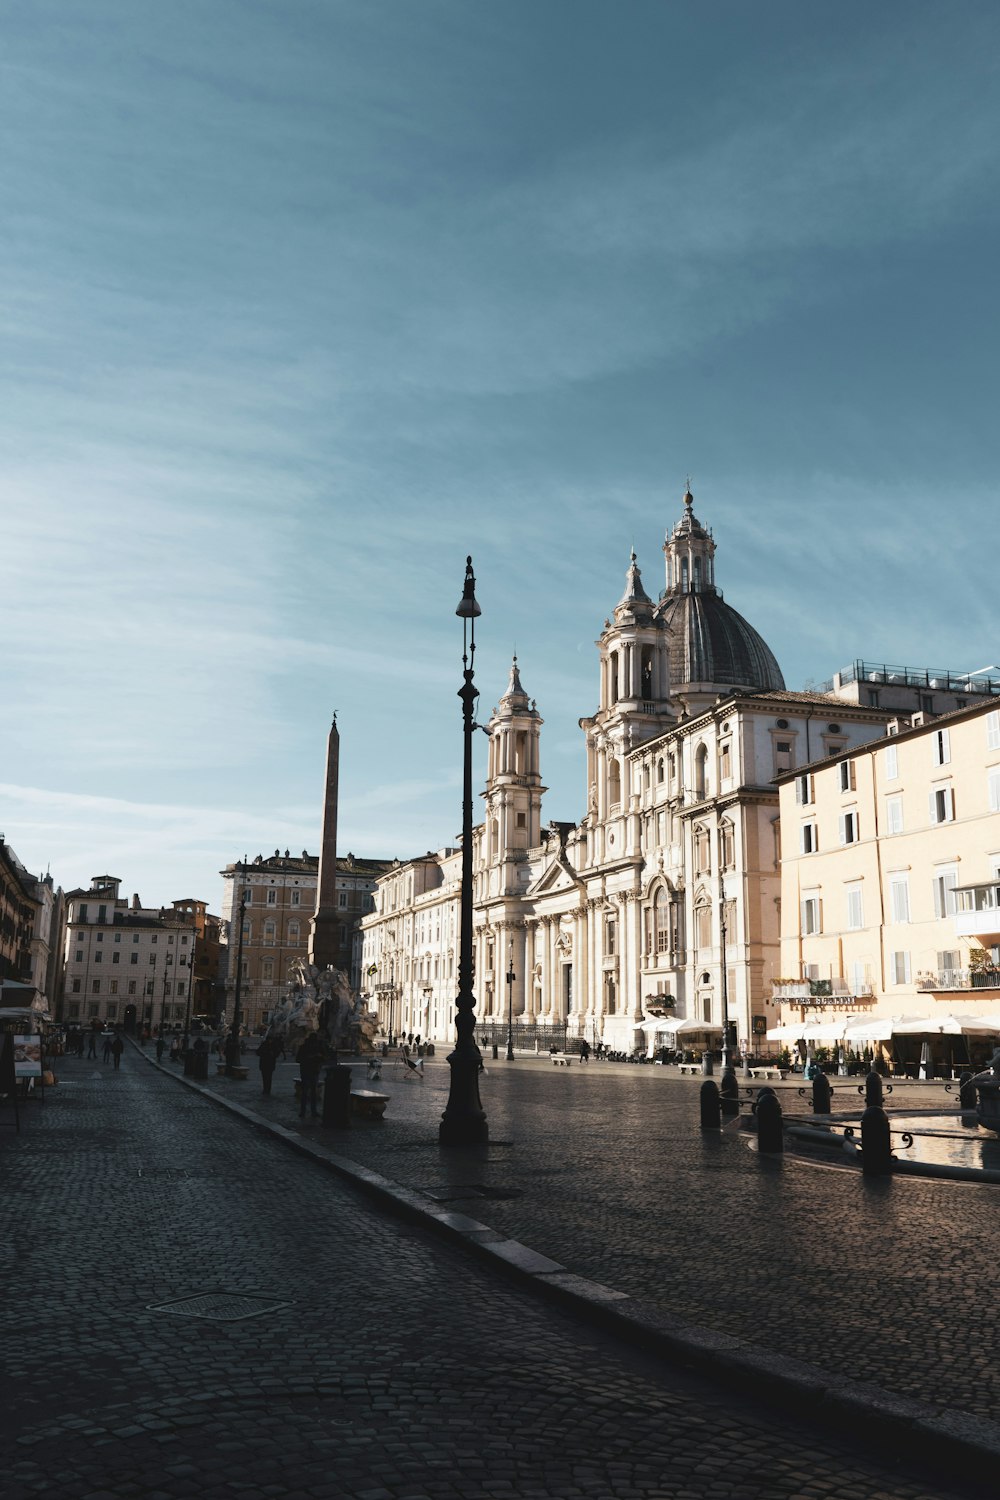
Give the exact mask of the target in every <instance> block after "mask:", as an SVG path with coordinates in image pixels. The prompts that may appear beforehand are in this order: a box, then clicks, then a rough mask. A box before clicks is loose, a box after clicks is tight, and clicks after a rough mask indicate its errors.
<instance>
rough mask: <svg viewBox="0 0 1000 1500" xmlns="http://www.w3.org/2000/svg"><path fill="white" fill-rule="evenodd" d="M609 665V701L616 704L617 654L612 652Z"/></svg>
mask: <svg viewBox="0 0 1000 1500" xmlns="http://www.w3.org/2000/svg"><path fill="white" fill-rule="evenodd" d="M610 665H611V701H612V703H617V702H618V653H617V652H616V651H612V653H611V657H610Z"/></svg>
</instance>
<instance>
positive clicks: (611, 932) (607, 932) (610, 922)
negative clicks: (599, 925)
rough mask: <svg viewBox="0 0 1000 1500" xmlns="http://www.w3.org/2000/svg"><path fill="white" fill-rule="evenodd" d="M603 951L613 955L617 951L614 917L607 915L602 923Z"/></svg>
mask: <svg viewBox="0 0 1000 1500" xmlns="http://www.w3.org/2000/svg"><path fill="white" fill-rule="evenodd" d="M604 951H605V953H607V954H608V955H609V956H611V957H613V956H614V955H615V954H616V953H617V952H618V948H617V927H616V924H615V919H614V917H608V919H607V921H606V922H605V924H604Z"/></svg>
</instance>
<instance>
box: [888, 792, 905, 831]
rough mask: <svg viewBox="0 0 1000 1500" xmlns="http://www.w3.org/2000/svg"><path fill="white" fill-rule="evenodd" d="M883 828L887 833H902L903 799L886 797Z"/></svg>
mask: <svg viewBox="0 0 1000 1500" xmlns="http://www.w3.org/2000/svg"><path fill="white" fill-rule="evenodd" d="M885 828H886V832H887V833H902V831H903V799H902V797H887V798H886V799H885Z"/></svg>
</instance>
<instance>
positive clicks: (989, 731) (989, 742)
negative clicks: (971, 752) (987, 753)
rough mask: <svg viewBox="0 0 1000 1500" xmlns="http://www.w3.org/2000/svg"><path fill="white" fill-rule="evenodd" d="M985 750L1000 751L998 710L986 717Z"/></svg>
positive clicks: (999, 711)
mask: <svg viewBox="0 0 1000 1500" xmlns="http://www.w3.org/2000/svg"><path fill="white" fill-rule="evenodd" d="M986 748H987V750H1000V709H996V708H995V709H994V710H993V712H992V713H991V714H987V715H986Z"/></svg>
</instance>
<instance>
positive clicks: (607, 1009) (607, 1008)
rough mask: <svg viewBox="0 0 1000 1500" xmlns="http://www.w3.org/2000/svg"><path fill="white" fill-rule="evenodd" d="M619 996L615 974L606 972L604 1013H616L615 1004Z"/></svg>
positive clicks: (609, 1014) (610, 1014)
mask: <svg viewBox="0 0 1000 1500" xmlns="http://www.w3.org/2000/svg"><path fill="white" fill-rule="evenodd" d="M617 998H618V996H617V992H616V990H615V976H614V975H613V974H605V976H604V1013H605V1015H607V1016H613V1015H614V1013H615V1005H616V1003H617Z"/></svg>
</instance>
